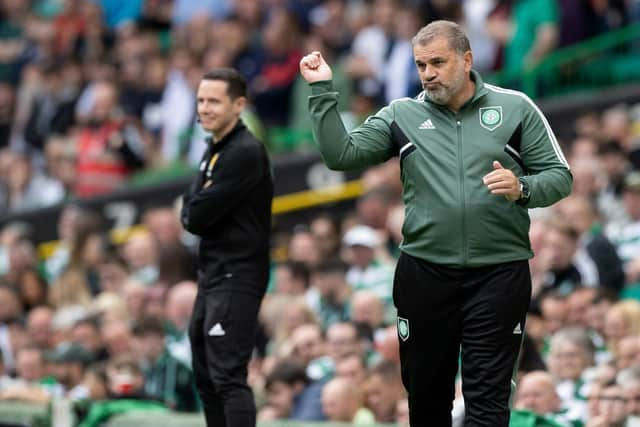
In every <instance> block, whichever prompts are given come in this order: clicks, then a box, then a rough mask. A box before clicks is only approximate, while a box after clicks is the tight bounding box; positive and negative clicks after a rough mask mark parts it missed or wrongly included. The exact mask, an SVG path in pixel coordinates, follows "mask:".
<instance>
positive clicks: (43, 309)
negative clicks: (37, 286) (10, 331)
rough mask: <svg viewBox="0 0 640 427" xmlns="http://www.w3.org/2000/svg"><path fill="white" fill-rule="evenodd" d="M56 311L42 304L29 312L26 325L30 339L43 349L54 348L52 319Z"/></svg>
mask: <svg viewBox="0 0 640 427" xmlns="http://www.w3.org/2000/svg"><path fill="white" fill-rule="evenodd" d="M53 315H54V311H53V310H52V309H50V308H49V307H47V306H44V305H41V306H39V307H36V308H34V309H32V310H31V311H30V312H29V313H28V314H27V320H26V326H27V334H28V335H29V340H30V341H31V343H33V344H34V345H37V346H38V347H39V348H41V349H43V350H49V349H52V348H53V347H54V345H55V343H54V342H53V332H52V326H53V325H52V321H53Z"/></svg>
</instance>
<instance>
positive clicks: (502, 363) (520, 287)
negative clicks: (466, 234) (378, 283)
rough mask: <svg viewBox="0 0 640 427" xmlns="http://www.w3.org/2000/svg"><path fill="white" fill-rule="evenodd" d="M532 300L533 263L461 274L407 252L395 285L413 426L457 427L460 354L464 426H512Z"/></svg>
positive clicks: (402, 357)
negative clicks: (513, 396)
mask: <svg viewBox="0 0 640 427" xmlns="http://www.w3.org/2000/svg"><path fill="white" fill-rule="evenodd" d="M530 298H531V277H530V273H529V264H528V262H527V261H514V262H509V263H504V264H497V265H491V266H486V267H479V268H466V269H455V268H448V267H443V266H440V265H436V264H432V263H429V262H426V261H424V260H421V259H417V258H414V257H412V256H410V255H407V254H402V255H401V256H400V259H399V260H398V266H397V268H396V274H395V279H394V285H393V300H394V303H395V305H396V307H397V309H398V335H399V339H400V361H401V364H402V381H403V383H404V386H405V387H406V389H407V391H408V393H409V417H410V422H411V425H412V426H429V427H451V422H452V420H451V410H452V407H453V399H454V382H455V376H456V373H457V370H458V356H459V354H460V353H459V352H460V350H461V351H462V353H461V354H462V391H463V395H464V401H465V423H464V425H465V426H466V427H472V426H473V427H478V426H486V427H507V426H508V424H509V399H510V395H511V380H512V377H513V373H514V368H515V364H516V361H517V359H518V353H519V351H520V346H521V343H522V336H523V333H524V322H525V315H526V311H527V308H528V306H529V300H530Z"/></svg>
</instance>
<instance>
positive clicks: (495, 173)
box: [482, 160, 520, 201]
mask: <svg viewBox="0 0 640 427" xmlns="http://www.w3.org/2000/svg"><path fill="white" fill-rule="evenodd" d="M482 182H484V185H486V186H487V188H488V189H489V190H490V191H491V194H502V195H503V196H504V197H506V198H507V200H511V201H513V200H518V199H519V198H520V181H519V180H518V177H517V176H515V174H514V173H513V172H512V171H511V169H506V168H505V167H504V166H502V165H501V164H500V162H499V161H497V160H494V161H493V170H492V171H491V172H489V173H488V174H486V175H485V176H484V177H483V178H482Z"/></svg>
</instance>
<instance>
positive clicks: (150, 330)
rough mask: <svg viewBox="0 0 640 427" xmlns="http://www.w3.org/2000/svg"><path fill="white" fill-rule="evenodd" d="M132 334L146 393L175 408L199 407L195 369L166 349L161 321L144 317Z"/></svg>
mask: <svg viewBox="0 0 640 427" xmlns="http://www.w3.org/2000/svg"><path fill="white" fill-rule="evenodd" d="M133 333H134V336H135V349H136V353H137V356H139V357H140V358H141V359H142V360H143V372H144V379H145V383H144V390H145V392H146V394H147V395H149V396H150V397H152V398H157V399H158V400H160V401H162V402H164V404H165V405H166V406H167V407H168V408H171V409H174V410H176V411H189V412H192V411H197V410H199V409H200V402H199V400H198V398H197V395H196V389H195V383H194V379H193V372H192V371H191V369H190V368H189V367H188V366H187V365H185V364H184V363H183V362H181V361H179V360H178V359H176V358H175V357H174V356H172V355H171V354H170V353H169V352H168V351H167V348H166V345H165V332H164V326H163V323H162V320H160V319H158V318H152V317H145V318H142V319H141V320H140V321H139V322H138V324H137V325H136V326H135V327H134V330H133Z"/></svg>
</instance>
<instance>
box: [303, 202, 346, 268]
mask: <svg viewBox="0 0 640 427" xmlns="http://www.w3.org/2000/svg"><path fill="white" fill-rule="evenodd" d="M309 229H310V230H311V234H313V236H314V237H315V238H316V241H317V246H318V249H319V250H320V253H321V256H322V258H323V259H327V258H332V257H335V256H337V255H338V253H339V249H340V224H339V223H338V221H337V220H336V218H334V217H333V216H332V215H331V214H329V213H326V214H320V215H318V216H316V217H315V218H313V219H312V220H311V223H310V225H309Z"/></svg>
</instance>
